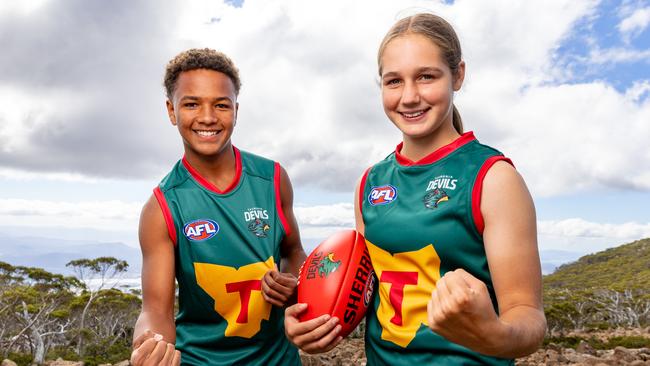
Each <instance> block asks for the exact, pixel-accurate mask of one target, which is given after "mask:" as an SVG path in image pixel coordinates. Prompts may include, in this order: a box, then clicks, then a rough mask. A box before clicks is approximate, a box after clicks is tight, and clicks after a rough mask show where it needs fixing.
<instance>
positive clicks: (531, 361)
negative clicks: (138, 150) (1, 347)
mask: <svg viewBox="0 0 650 366" xmlns="http://www.w3.org/2000/svg"><path fill="white" fill-rule="evenodd" d="M566 336H575V337H580V338H583V339H590V338H592V337H593V338H596V339H599V340H601V341H607V340H608V339H611V338H612V337H621V336H627V337H629V336H641V337H646V338H650V328H646V329H631V330H630V329H627V330H625V329H619V330H609V331H606V332H605V331H603V332H590V333H571V334H567V335H566ZM301 358H302V363H303V365H305V366H321V365H323V366H324V365H328V366H329V365H332V366H347V365H350V366H353V365H354V366H365V365H366V356H365V354H364V350H363V339H362V338H348V339H345V340H344V341H343V342H341V344H340V345H339V346H338V347H336V348H335V349H333V350H332V351H330V352H327V353H322V354H318V355H308V354H304V353H301ZM516 364H517V365H518V366H538V365H549V366H554V365H558V366H559V365H583V366H619V365H621V366H626V365H629V366H650V348H638V349H627V348H624V347H616V348H614V349H611V350H595V349H593V348H592V347H591V346H589V344H588V343H586V342H580V344H579V345H578V346H577V347H576V349H573V348H563V347H560V346H557V345H554V344H549V345H548V346H546V347H544V348H543V349H540V350H539V351H537V352H535V353H534V354H532V355H530V356H528V357H524V358H520V359H517V360H516ZM45 365H47V366H83V363H81V362H70V361H63V360H56V361H48V362H46V363H45ZM118 365H119V366H128V365H129V362H128V361H123V362H120V363H119V364H115V366H118ZM0 366H16V364H15V363H13V362H11V361H9V360H4V361H2V362H1V363H0ZM104 366H109V365H104Z"/></svg>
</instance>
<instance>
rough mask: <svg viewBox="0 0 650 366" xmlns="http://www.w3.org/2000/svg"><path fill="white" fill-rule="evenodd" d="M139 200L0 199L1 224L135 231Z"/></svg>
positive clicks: (139, 207) (140, 204) (140, 205)
mask: <svg viewBox="0 0 650 366" xmlns="http://www.w3.org/2000/svg"><path fill="white" fill-rule="evenodd" d="M141 208H142V203H139V202H138V203H135V202H122V201H116V200H113V201H83V202H65V201H45V200H25V199H0V221H1V222H2V224H3V225H5V226H21V227H30V226H34V227H39V228H44V227H51V228H74V229H98V230H118V231H124V230H131V231H132V232H133V233H135V232H136V231H137V226H138V217H139V216H140V209H141Z"/></svg>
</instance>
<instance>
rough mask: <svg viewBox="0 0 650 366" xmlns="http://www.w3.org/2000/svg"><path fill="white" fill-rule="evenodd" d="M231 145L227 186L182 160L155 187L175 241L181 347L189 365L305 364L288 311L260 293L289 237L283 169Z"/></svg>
mask: <svg viewBox="0 0 650 366" xmlns="http://www.w3.org/2000/svg"><path fill="white" fill-rule="evenodd" d="M233 149H234V152H235V161H236V175H235V179H234V180H233V182H232V184H231V185H230V187H228V188H226V189H225V190H224V191H220V190H219V189H217V188H216V187H215V186H213V185H212V184H211V183H210V182H208V181H207V180H206V179H204V178H203V177H201V175H200V174H199V173H198V172H197V171H196V170H195V169H194V168H192V166H190V164H189V163H188V162H187V160H186V159H185V158H183V159H182V160H181V161H179V162H178V163H177V164H176V165H175V166H174V168H173V170H172V171H171V172H170V173H169V174H168V175H167V176H166V177H165V178H164V179H163V180H162V182H161V183H160V185H159V186H158V187H157V188H156V189H155V190H154V195H155V196H156V198H157V199H158V202H159V203H160V206H161V208H162V210H163V214H164V216H165V221H166V223H167V229H168V231H169V235H170V237H171V239H172V241H173V242H174V244H175V255H176V279H177V281H178V303H179V311H178V315H177V317H176V348H177V349H178V350H180V351H181V355H182V356H181V362H182V364H184V365H232V364H237V365H242V364H245V365H300V358H299V356H298V351H297V349H296V348H295V347H293V346H292V345H291V344H290V343H289V342H288V340H287V339H286V337H285V335H284V317H283V315H284V312H283V309H281V308H278V307H275V306H272V305H271V304H270V303H268V302H266V301H265V300H264V298H263V297H262V292H261V291H262V290H261V280H262V277H263V276H264V274H265V273H266V272H267V271H268V270H270V269H273V268H274V265H277V266H278V268H279V267H280V242H281V241H282V239H283V238H284V236H285V235H288V234H289V233H288V228H289V226H288V225H287V223H286V219H285V217H284V215H283V213H282V206H281V202H280V166H279V164H278V163H274V162H273V161H271V160H267V159H264V158H261V157H259V156H255V155H253V154H250V153H246V152H243V151H242V152H240V151H239V150H238V149H236V148H234V147H233Z"/></svg>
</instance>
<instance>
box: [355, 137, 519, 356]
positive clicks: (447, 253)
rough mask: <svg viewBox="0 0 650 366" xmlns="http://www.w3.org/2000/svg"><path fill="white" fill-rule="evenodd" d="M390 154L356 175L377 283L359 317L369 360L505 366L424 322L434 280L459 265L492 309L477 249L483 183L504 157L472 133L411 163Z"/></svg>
mask: <svg viewBox="0 0 650 366" xmlns="http://www.w3.org/2000/svg"><path fill="white" fill-rule="evenodd" d="M401 147H402V144H400V145H398V146H397V149H396V151H395V152H394V153H392V154H390V155H389V156H388V157H387V158H386V159H384V160H383V161H381V162H379V163H377V164H376V165H374V166H372V167H371V168H370V169H368V170H367V171H366V173H365V174H364V176H363V177H362V180H361V189H360V195H359V200H360V201H359V207H360V208H361V212H362V217H363V222H364V224H365V237H366V243H367V245H368V251H369V253H370V257H371V259H372V264H373V267H374V269H375V273H376V274H377V280H378V285H377V288H376V295H375V298H374V300H373V305H372V306H371V307H370V308H369V309H368V313H367V315H366V317H367V318H366V356H367V358H368V365H409V366H411V365H454V366H456V365H512V364H514V363H513V360H506V359H501V358H495V357H489V356H484V355H481V354H478V353H476V352H474V351H471V350H469V349H468V348H466V347H463V346H460V345H458V344H455V343H452V342H449V341H447V340H446V339H445V338H443V337H442V336H440V335H438V334H436V333H434V332H433V331H432V330H431V329H430V328H429V327H428V326H427V303H428V301H429V300H430V299H431V292H432V291H433V290H434V289H435V288H436V281H437V280H438V279H440V277H441V276H443V275H444V274H445V273H446V272H447V271H453V270H455V269H458V268H463V269H465V270H466V271H467V272H469V273H471V274H472V275H473V276H475V277H476V278H478V279H480V280H481V281H483V282H484V283H485V284H486V285H487V288H488V290H489V292H490V296H491V298H492V302H493V304H494V306H495V309H497V303H496V296H495V294H494V289H493V286H492V281H491V279H490V272H489V270H488V263H487V258H486V255H485V249H484V246H483V238H482V230H483V219H482V216H481V212H480V202H479V201H480V197H481V187H482V181H483V178H484V177H485V174H486V173H487V170H488V169H489V168H490V166H492V164H494V163H495V162H496V161H499V160H507V161H509V160H508V159H506V158H505V157H503V155H502V154H501V153H500V152H498V151H496V150H494V149H492V148H490V147H487V146H485V145H482V144H480V143H479V142H478V141H477V140H476V139H475V138H474V135H473V134H472V133H471V132H468V133H465V134H463V135H462V136H460V137H459V138H458V139H456V140H455V141H454V142H452V143H451V144H449V145H446V146H444V147H441V148H440V149H438V150H436V151H434V152H433V153H431V154H430V155H428V156H426V157H424V158H423V159H421V160H420V161H418V162H413V161H410V160H409V159H407V158H406V157H404V156H403V155H401V154H400V151H401Z"/></svg>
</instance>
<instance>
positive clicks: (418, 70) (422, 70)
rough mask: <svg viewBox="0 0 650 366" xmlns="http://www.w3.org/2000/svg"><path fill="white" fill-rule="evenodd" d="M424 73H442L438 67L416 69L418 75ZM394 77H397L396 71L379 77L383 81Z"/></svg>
mask: <svg viewBox="0 0 650 366" xmlns="http://www.w3.org/2000/svg"><path fill="white" fill-rule="evenodd" d="M424 72H434V73H441V72H443V71H442V69H440V68H438V67H435V66H424V67H420V68H418V69H417V73H418V74H421V73H424ZM395 76H399V73H398V72H397V71H389V72H386V73H384V74H383V75H382V76H381V78H382V79H385V78H392V77H395Z"/></svg>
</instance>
